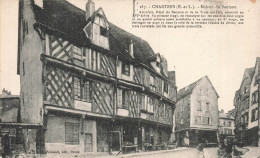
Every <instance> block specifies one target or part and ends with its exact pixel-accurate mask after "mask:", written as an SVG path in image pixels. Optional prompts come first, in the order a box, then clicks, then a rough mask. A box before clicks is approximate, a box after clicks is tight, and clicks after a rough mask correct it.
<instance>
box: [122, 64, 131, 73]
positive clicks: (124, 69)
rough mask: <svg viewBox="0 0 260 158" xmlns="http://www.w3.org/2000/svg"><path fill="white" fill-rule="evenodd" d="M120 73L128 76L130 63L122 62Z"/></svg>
mask: <svg viewBox="0 0 260 158" xmlns="http://www.w3.org/2000/svg"><path fill="white" fill-rule="evenodd" d="M122 74H124V75H127V76H130V65H129V64H126V63H122Z"/></svg>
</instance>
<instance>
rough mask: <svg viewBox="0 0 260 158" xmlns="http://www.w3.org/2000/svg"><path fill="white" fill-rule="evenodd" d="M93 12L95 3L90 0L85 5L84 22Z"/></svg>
mask: <svg viewBox="0 0 260 158" xmlns="http://www.w3.org/2000/svg"><path fill="white" fill-rule="evenodd" d="M94 11H95V3H94V2H92V0H88V2H87V4H86V20H88V19H89V18H90V17H91V16H92V14H93V13H94Z"/></svg>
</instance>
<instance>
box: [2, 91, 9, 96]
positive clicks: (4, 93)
mask: <svg viewBox="0 0 260 158" xmlns="http://www.w3.org/2000/svg"><path fill="white" fill-rule="evenodd" d="M2 95H3V96H8V95H11V91H8V90H6V89H3V90H2Z"/></svg>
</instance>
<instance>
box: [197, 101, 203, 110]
mask: <svg viewBox="0 0 260 158" xmlns="http://www.w3.org/2000/svg"><path fill="white" fill-rule="evenodd" d="M201 110H202V109H201V102H200V101H198V102H197V111H201Z"/></svg>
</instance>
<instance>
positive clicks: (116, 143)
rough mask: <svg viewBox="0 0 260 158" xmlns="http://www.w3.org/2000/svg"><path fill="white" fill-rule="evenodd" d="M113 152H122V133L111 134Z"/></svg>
mask: <svg viewBox="0 0 260 158" xmlns="http://www.w3.org/2000/svg"><path fill="white" fill-rule="evenodd" d="M111 141H112V144H111V147H112V151H120V141H121V137H120V132H111Z"/></svg>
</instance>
